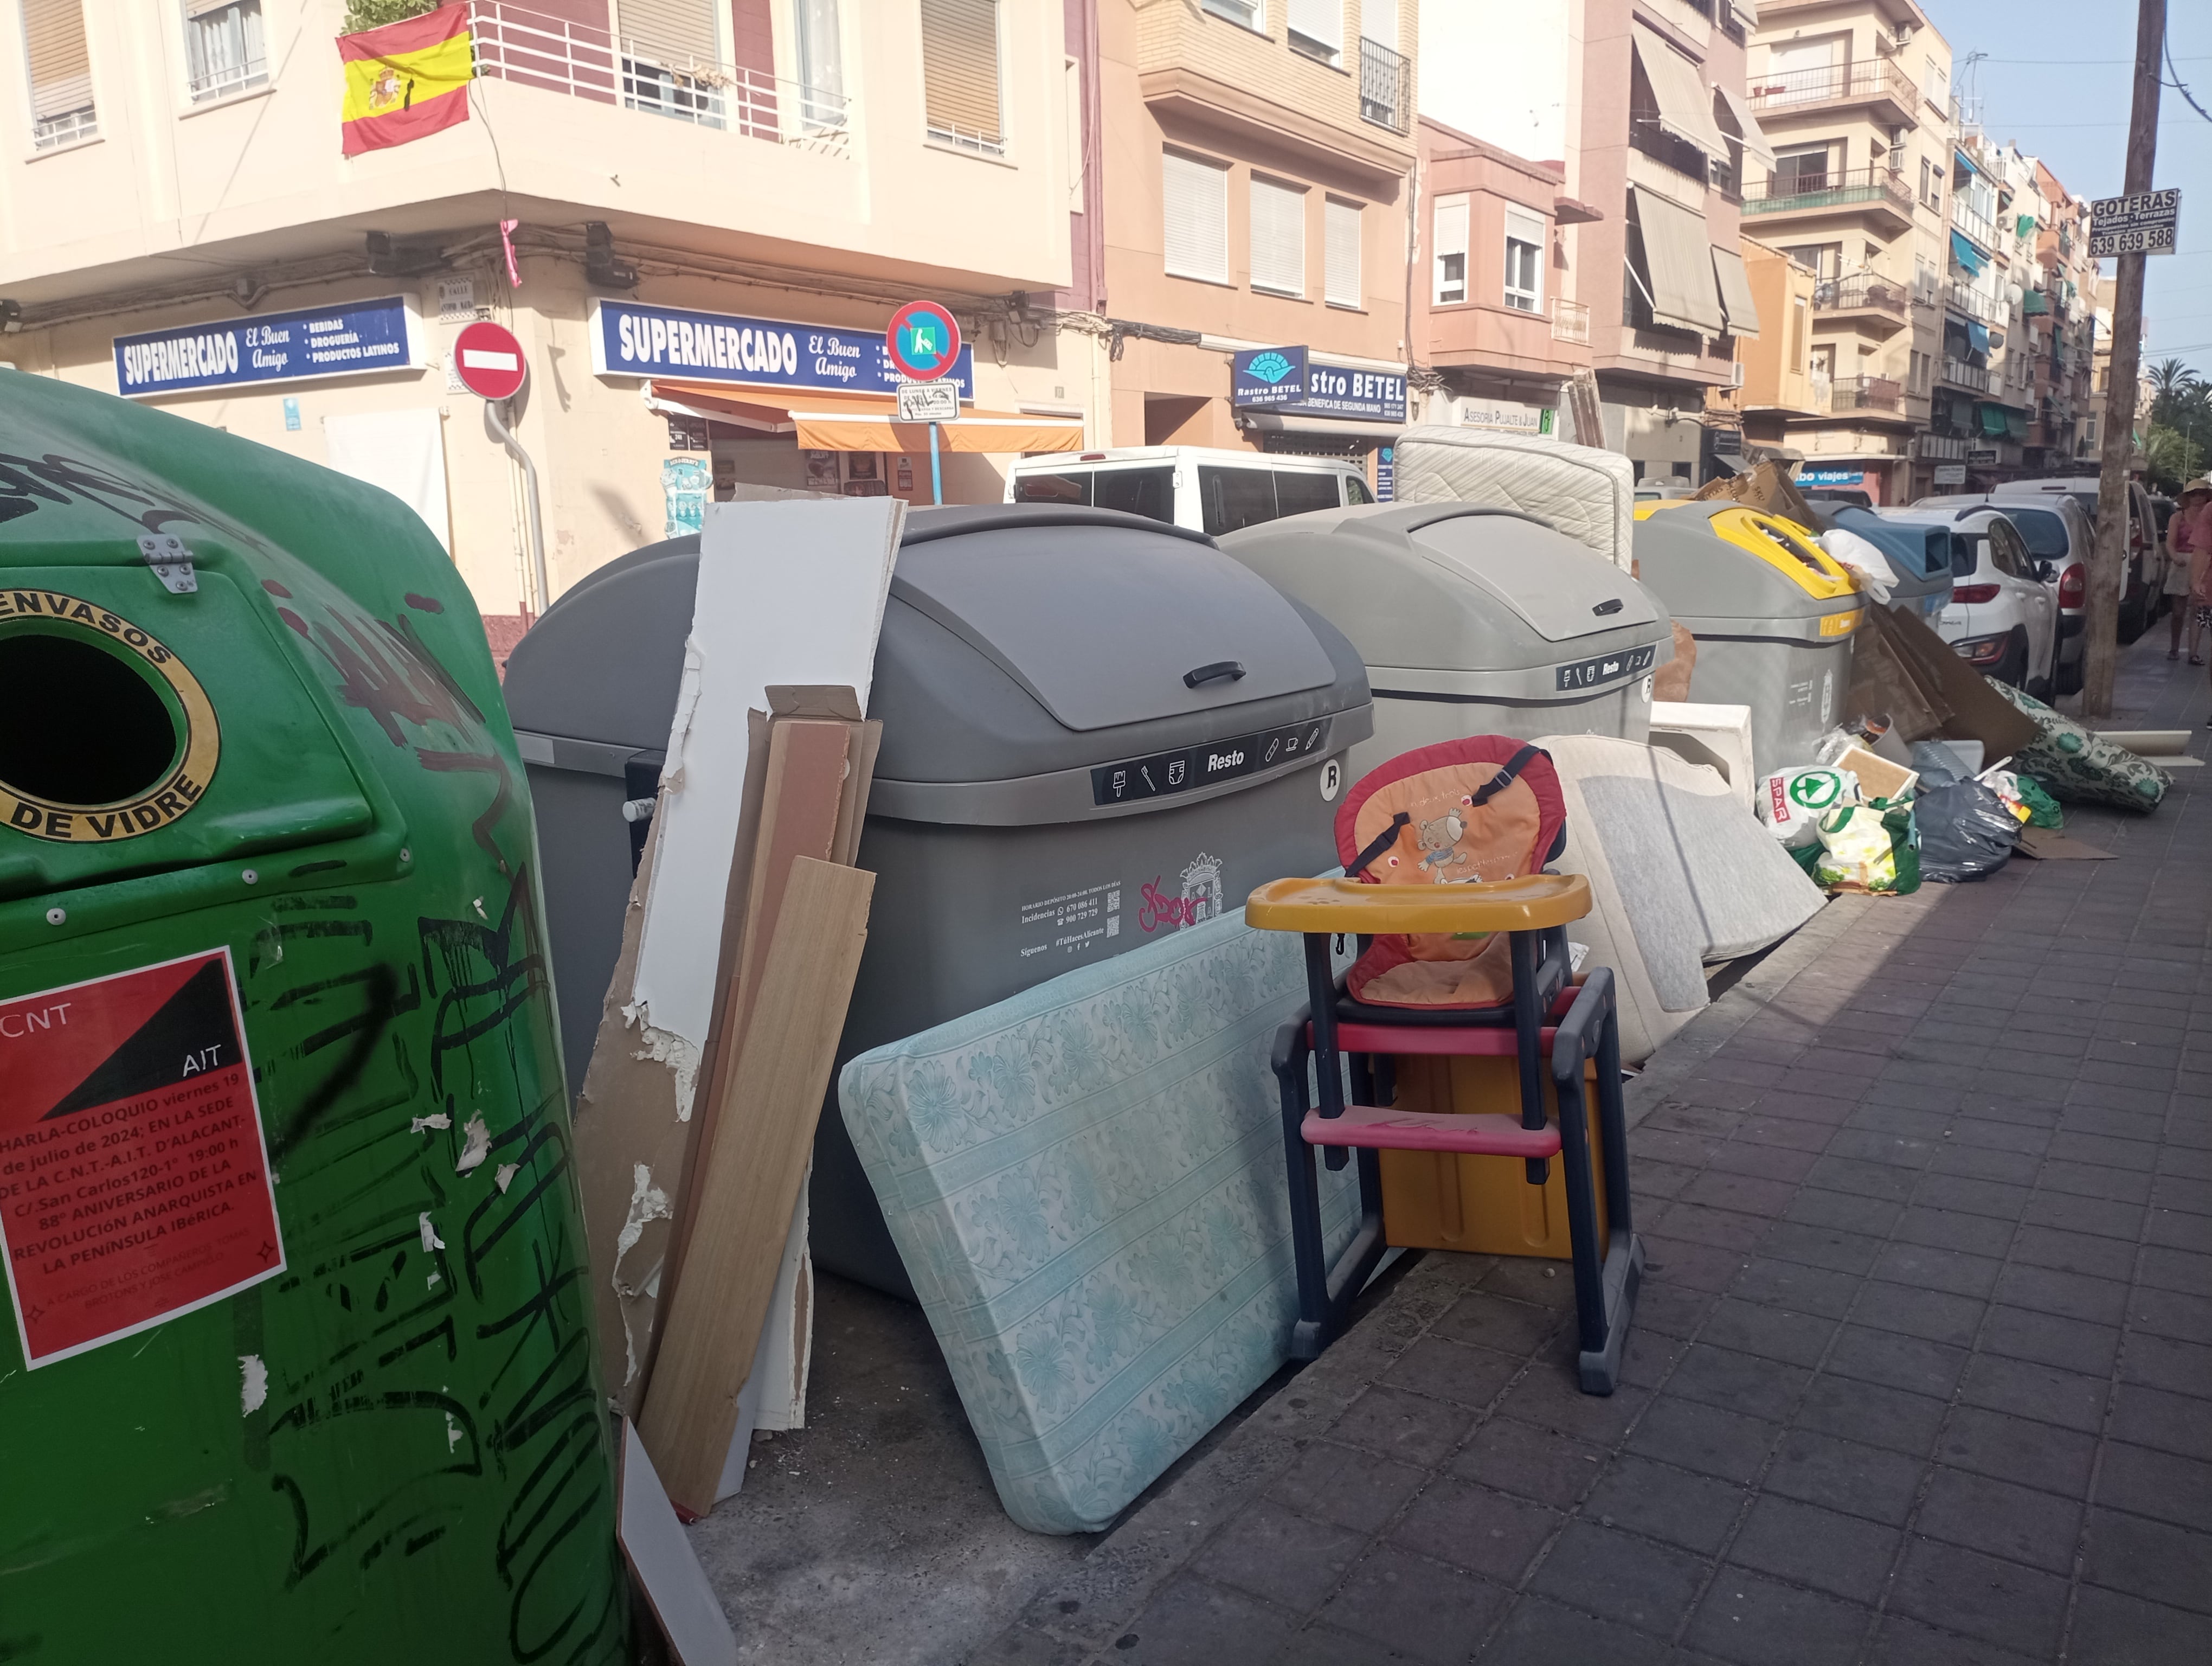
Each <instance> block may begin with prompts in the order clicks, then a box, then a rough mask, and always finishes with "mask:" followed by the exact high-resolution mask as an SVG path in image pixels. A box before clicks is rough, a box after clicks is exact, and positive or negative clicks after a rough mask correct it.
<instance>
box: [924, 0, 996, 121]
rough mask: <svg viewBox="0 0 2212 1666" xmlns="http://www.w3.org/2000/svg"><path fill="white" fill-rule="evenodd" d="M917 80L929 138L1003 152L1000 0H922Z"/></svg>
mask: <svg viewBox="0 0 2212 1666" xmlns="http://www.w3.org/2000/svg"><path fill="white" fill-rule="evenodd" d="M921 83H922V99H923V102H924V104H925V105H926V106H927V119H928V123H929V137H931V138H933V139H937V140H939V141H941V142H943V143H947V144H951V145H957V146H958V147H960V148H961V149H967V150H976V151H981V152H982V153H984V154H985V155H992V156H1000V155H1005V154H1006V132H1005V129H1004V125H1003V123H1002V120H1001V118H1000V96H999V88H1000V70H999V0H921Z"/></svg>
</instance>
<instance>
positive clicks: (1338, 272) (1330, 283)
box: [1323, 197, 1365, 307]
mask: <svg viewBox="0 0 2212 1666" xmlns="http://www.w3.org/2000/svg"><path fill="white" fill-rule="evenodd" d="M1359 216H1360V207H1359V204H1357V203H1340V202H1339V201H1338V200H1337V199H1336V198H1334V197H1332V198H1329V199H1328V208H1327V210H1326V212H1325V214H1324V216H1323V225H1324V228H1325V231H1326V234H1327V244H1328V248H1327V255H1328V258H1327V260H1326V262H1325V264H1326V265H1327V267H1328V271H1327V272H1326V273H1325V274H1324V277H1323V282H1324V283H1325V284H1326V285H1327V289H1326V294H1327V295H1328V304H1329V305H1330V306H1332V307H1357V306H1358V305H1359V304H1360V302H1361V301H1363V300H1364V298H1365V297H1364V295H1362V294H1361V293H1360V291H1361V287H1362V286H1361V283H1360V279H1359Z"/></svg>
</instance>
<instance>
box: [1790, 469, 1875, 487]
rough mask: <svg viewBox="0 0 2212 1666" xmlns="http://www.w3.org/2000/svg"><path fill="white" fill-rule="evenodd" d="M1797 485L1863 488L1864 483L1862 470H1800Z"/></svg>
mask: <svg viewBox="0 0 2212 1666" xmlns="http://www.w3.org/2000/svg"><path fill="white" fill-rule="evenodd" d="M1797 483H1798V484H1799V485H1801V486H1863V485H1864V484H1865V483H1866V471H1865V470H1864V469H1800V470H1798V471H1797Z"/></svg>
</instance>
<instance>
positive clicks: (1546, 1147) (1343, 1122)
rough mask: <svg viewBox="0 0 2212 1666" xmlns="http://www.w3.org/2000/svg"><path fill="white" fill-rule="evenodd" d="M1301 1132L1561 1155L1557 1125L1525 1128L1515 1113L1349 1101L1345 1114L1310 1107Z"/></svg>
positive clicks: (1375, 1143)
mask: <svg viewBox="0 0 2212 1666" xmlns="http://www.w3.org/2000/svg"><path fill="white" fill-rule="evenodd" d="M1299 1132H1300V1133H1301V1134H1303V1135H1304V1139H1305V1142H1306V1144H1308V1145H1309V1146H1365V1147H1367V1148H1368V1149H1370V1150H1374V1151H1434V1152H1459V1153H1462V1154H1463V1155H1466V1156H1468V1157H1527V1158H1534V1157H1557V1156H1558V1155H1559V1129H1558V1128H1553V1127H1549V1126H1547V1127H1544V1128H1522V1126H1521V1124H1520V1122H1519V1121H1518V1120H1517V1119H1516V1118H1514V1117H1511V1116H1496V1115H1485V1116H1438V1115H1437V1114H1435V1113H1434V1112H1431V1111H1421V1110H1388V1109H1386V1108H1383V1107H1381V1106H1376V1105H1346V1107H1345V1108H1344V1115H1343V1116H1322V1114H1321V1113H1320V1112H1319V1111H1310V1112H1308V1113H1307V1115H1306V1119H1305V1121H1304V1122H1303V1123H1302V1124H1300V1127H1299Z"/></svg>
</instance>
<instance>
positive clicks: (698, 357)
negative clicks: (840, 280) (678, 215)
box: [591, 298, 975, 399]
mask: <svg viewBox="0 0 2212 1666" xmlns="http://www.w3.org/2000/svg"><path fill="white" fill-rule="evenodd" d="M591 336H592V372H593V374H597V375H601V376H665V377H669V378H671V379H680V380H685V381H695V382H733V383H744V384H745V385H748V386H766V387H790V388H801V389H811V390H815V391H820V392H833V391H834V392H854V393H890V394H896V392H898V390H899V384H900V383H901V382H902V381H905V380H907V378H906V376H905V375H904V374H902V373H901V371H900V370H899V368H898V366H897V365H896V364H894V363H893V362H891V356H890V348H889V347H888V346H887V345H886V344H885V343H884V332H883V331H882V330H880V329H875V330H865V329H863V330H848V329H845V328H843V327H842V326H836V327H833V326H830V325H820V324H793V323H791V322H789V321H787V320H786V319H765V318H744V317H740V316H739V315H738V314H736V313H700V312H694V311H692V310H691V309H690V308H689V307H646V306H641V305H640V304H639V303H637V302H636V301H611V300H606V299H604V298H602V299H599V300H596V301H592V321H591ZM944 380H946V381H948V382H953V383H957V385H958V386H959V388H960V397H961V398H963V399H973V398H975V349H974V348H973V347H963V348H962V349H961V350H960V353H959V356H958V358H957V360H956V362H954V364H953V367H952V368H951V369H950V370H948V371H946V372H945V373H944Z"/></svg>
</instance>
